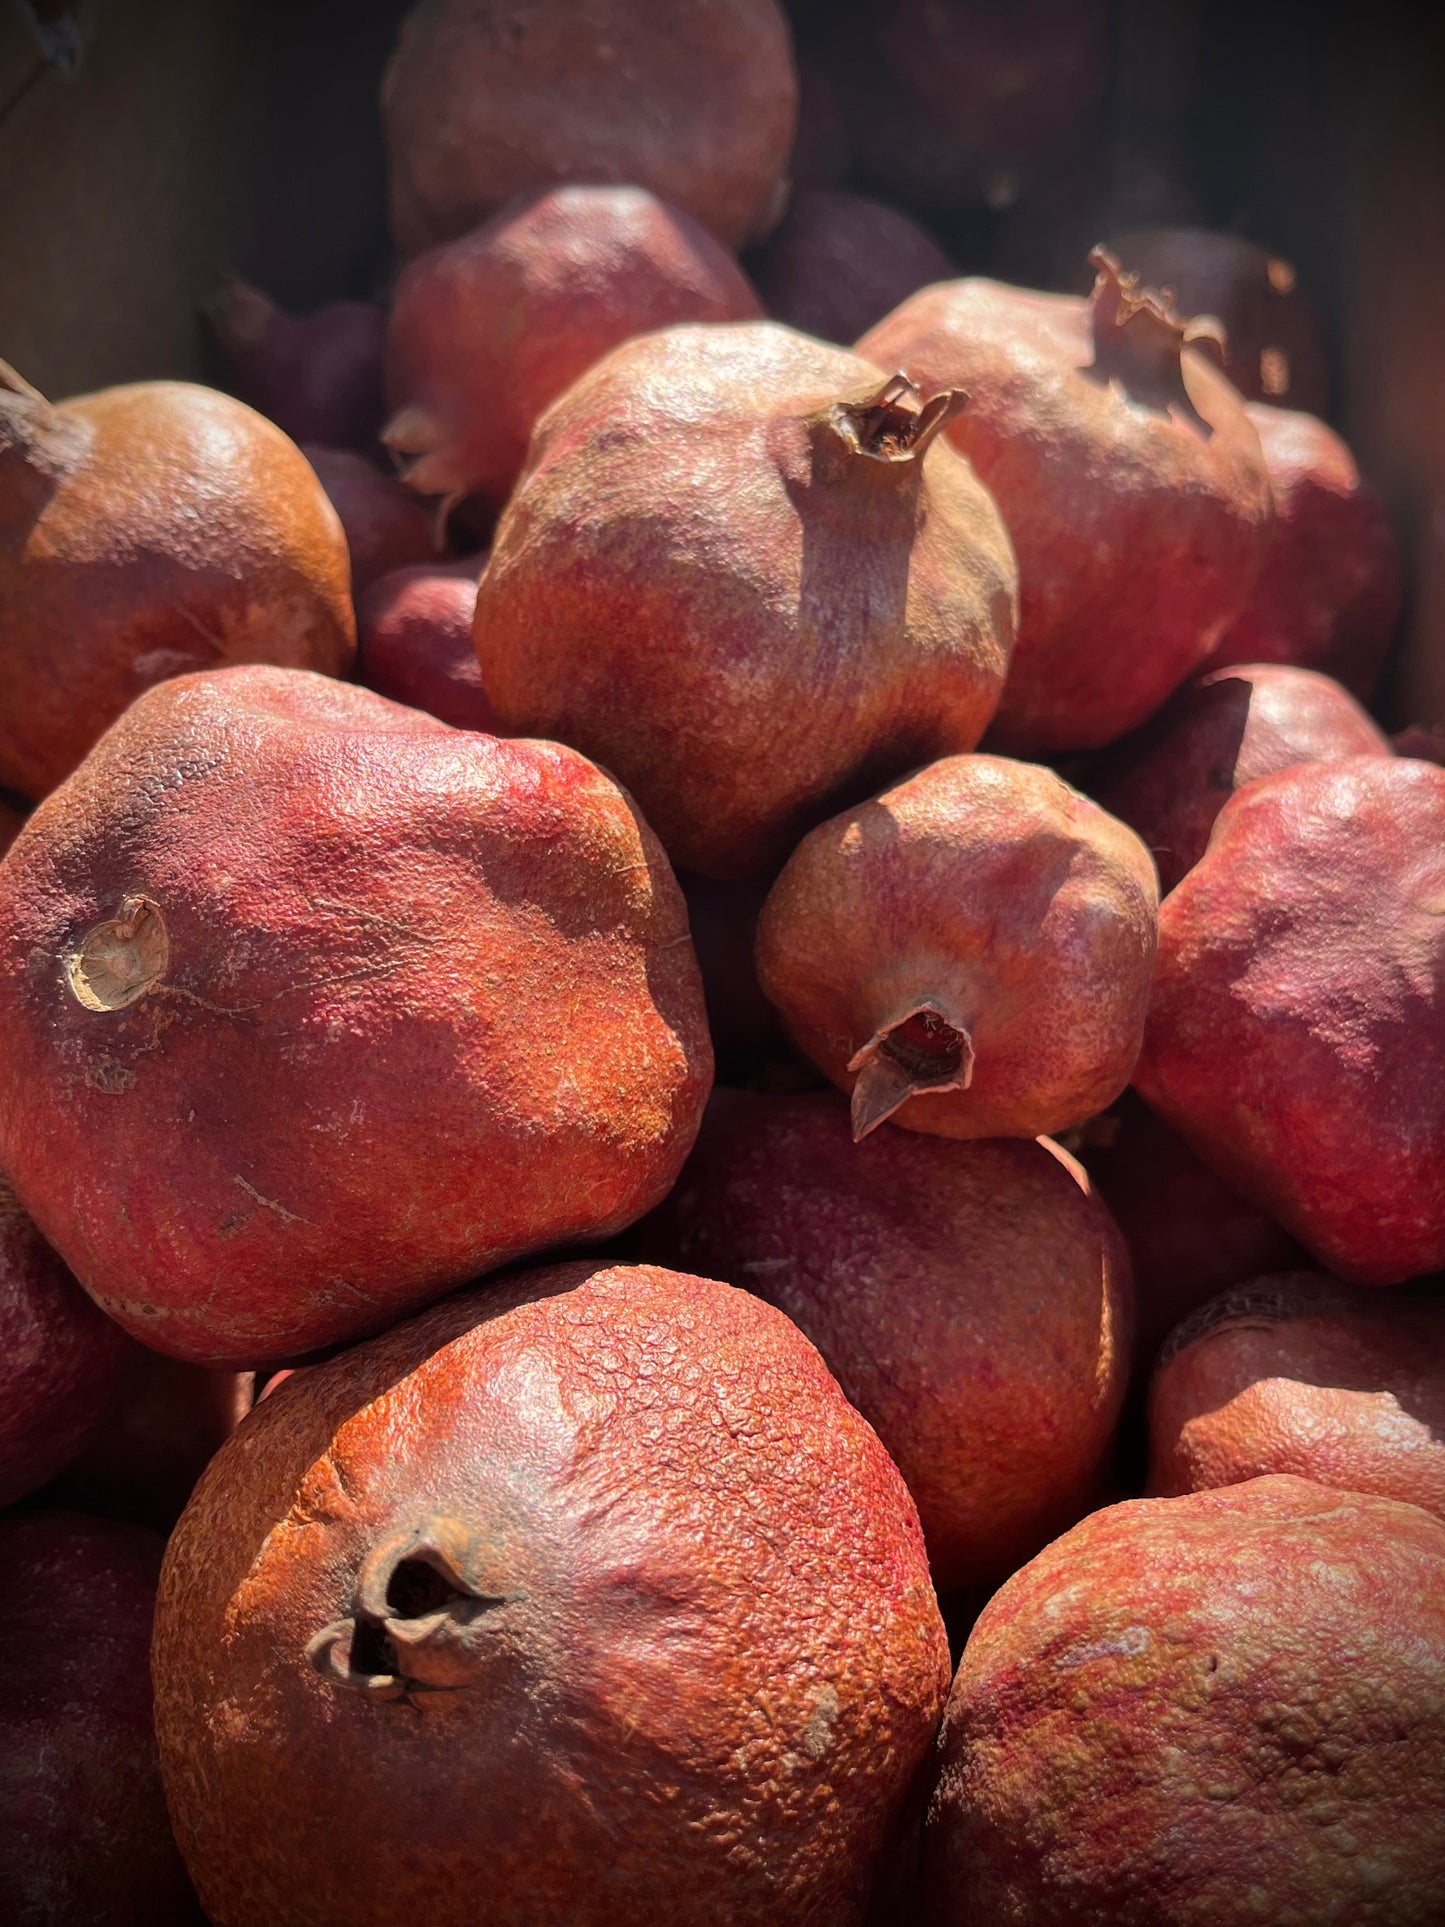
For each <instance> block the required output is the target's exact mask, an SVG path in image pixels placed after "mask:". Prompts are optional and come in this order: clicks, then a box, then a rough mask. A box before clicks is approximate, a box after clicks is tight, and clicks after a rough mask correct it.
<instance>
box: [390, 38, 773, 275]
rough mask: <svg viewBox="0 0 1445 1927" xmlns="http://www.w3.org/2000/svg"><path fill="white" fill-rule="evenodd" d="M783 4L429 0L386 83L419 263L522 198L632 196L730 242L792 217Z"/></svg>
mask: <svg viewBox="0 0 1445 1927" xmlns="http://www.w3.org/2000/svg"><path fill="white" fill-rule="evenodd" d="M797 105H798V83H797V78H796V75H795V74H794V71H793V58H792V43H791V38H790V35H789V32H788V25H787V22H786V20H785V19H784V17H783V15H782V13H781V12H780V11H779V9H778V7H777V6H776V5H775V4H774V0H708V3H707V4H706V5H704V6H698V5H696V4H694V0H668V4H665V5H662V6H657V5H653V6H650V7H638V6H636V5H634V4H633V3H632V0H530V4H529V5H527V6H526V7H524V8H517V7H514V8H512V9H511V10H510V12H509V13H508V14H507V16H506V17H505V19H503V18H502V17H500V16H499V15H498V14H497V11H496V9H495V7H493V6H491V5H489V4H485V3H484V4H478V0H421V4H420V5H417V6H414V7H413V8H412V9H411V11H410V12H409V13H408V14H407V15H406V18H405V19H404V20H403V22H402V26H401V35H400V38H399V39H398V41H397V45H396V51H395V52H394V53H393V55H392V57H391V64H390V65H389V66H388V68H387V71H386V78H385V80H384V81H383V83H382V90H381V111H382V120H383V124H384V127H385V131H386V144H387V151H388V154H389V156H390V161H391V225H392V233H393V234H394V236H395V238H396V242H397V245H398V247H400V248H401V249H402V251H403V253H406V254H415V253H417V252H418V251H419V250H420V249H422V248H427V247H432V246H434V245H435V244H436V243H437V242H438V241H450V240H452V239H453V238H454V237H455V236H456V235H458V234H465V233H466V231H467V229H468V228H471V227H475V226H476V224H477V222H478V221H481V220H485V219H486V217H487V216H488V215H489V214H494V213H495V212H496V211H497V209H498V208H500V207H502V206H504V205H505V204H506V203H507V202H508V201H510V200H511V199H512V198H513V197H514V196H515V195H518V194H526V193H530V192H532V191H533V190H535V189H537V188H546V187H553V186H557V185H559V184H561V183H563V182H566V181H603V182H611V183H617V184H619V185H623V184H628V183H631V184H633V185H635V186H637V187H645V188H648V189H649V190H650V191H651V192H652V193H654V194H657V195H660V196H661V197H662V199H663V200H666V201H671V202H672V203H673V205H674V206H676V207H680V208H682V209H683V210H684V211H685V212H686V213H688V214H690V215H691V216H692V217H693V219H694V220H695V221H700V222H701V223H702V225H703V226H704V227H705V228H707V229H708V230H709V231H710V232H711V233H713V234H715V235H716V236H717V238H718V239H719V240H720V241H722V242H724V243H725V244H726V245H727V246H728V247H734V248H735V247H741V246H742V244H743V243H744V242H745V241H748V240H750V239H752V238H754V237H755V236H757V235H760V234H765V233H766V232H767V231H768V229H769V228H770V227H771V226H772V225H773V223H774V222H775V221H776V220H777V218H778V216H779V214H780V213H781V212H782V203H783V198H784V194H785V192H786V188H785V182H784V174H785V170H786V168H787V161H788V153H789V150H790V148H791V147H792V143H793V129H794V124H795V121H796V117H797Z"/></svg>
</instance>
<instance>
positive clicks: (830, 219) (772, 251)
mask: <svg viewBox="0 0 1445 1927" xmlns="http://www.w3.org/2000/svg"><path fill="white" fill-rule="evenodd" d="M748 269H749V272H750V273H751V275H752V277H753V281H754V283H755V284H756V286H757V290H758V292H759V294H761V296H762V297H763V300H764V302H765V303H766V304H767V308H768V312H769V314H771V315H774V316H776V318H777V319H778V320H779V321H786V322H787V323H788V324H789V326H790V327H794V328H801V329H802V331H803V333H804V334H809V335H820V336H821V337H822V338H823V340H825V341H838V342H844V343H847V342H851V341H856V340H857V338H858V336H859V335H861V334H862V333H863V331H864V329H865V328H871V327H872V326H873V323H874V322H875V321H881V320H882V318H883V316H884V315H886V314H887V313H888V311H889V309H890V308H896V307H897V305H898V303H899V302H900V301H902V300H904V299H905V298H906V297H907V296H908V295H910V294H912V293H913V291H914V289H915V288H921V287H923V286H925V285H926V284H927V283H928V282H930V281H942V280H944V279H945V278H946V277H947V276H949V275H951V274H952V273H953V272H954V267H953V263H952V262H951V261H950V260H949V258H948V256H947V255H946V254H945V253H944V251H943V249H942V248H941V247H940V246H939V245H938V243H937V241H935V240H934V238H933V236H932V235H931V234H929V233H928V232H927V231H926V230H925V229H923V228H921V227H919V225H918V223H917V222H916V221H912V220H910V219H909V217H908V216H907V215H906V214H901V213H899V211H898V209H897V208H893V207H887V206H885V205H884V203H883V202H882V201H873V200H869V199H868V198H867V197H866V196H864V195H862V194H847V193H844V192H843V191H842V190H841V189H837V188H833V189H829V188H821V187H815V188H801V189H799V190H797V191H796V192H795V193H794V195H793V197H792V199H791V200H790V201H789V203H788V211H787V213H786V214H785V215H784V217H783V220H782V223H781V225H780V226H779V227H778V228H777V229H775V230H774V232H773V234H772V236H771V238H770V239H769V240H768V241H767V243H766V244H765V245H764V246H763V247H762V248H760V249H758V250H757V251H756V252H755V253H754V254H752V255H750V256H749V257H748Z"/></svg>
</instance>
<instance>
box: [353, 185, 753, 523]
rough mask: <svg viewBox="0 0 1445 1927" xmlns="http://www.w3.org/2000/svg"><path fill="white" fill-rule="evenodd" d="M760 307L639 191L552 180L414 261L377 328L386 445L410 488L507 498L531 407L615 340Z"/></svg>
mask: <svg viewBox="0 0 1445 1927" xmlns="http://www.w3.org/2000/svg"><path fill="white" fill-rule="evenodd" d="M761 313H762V310H761V308H760V307H759V305H758V298H757V296H756V295H755V294H754V293H753V291H752V289H751V288H750V287H749V286H748V283H747V281H746V279H745V278H744V276H743V274H742V271H741V269H740V268H739V267H738V266H737V263H736V262H735V261H734V260H733V259H732V257H731V256H730V255H729V254H728V253H727V252H726V250H725V249H724V248H722V247H721V246H720V245H719V243H718V242H716V241H715V240H713V238H712V236H711V235H710V234H707V233H706V232H705V231H704V230H703V229H702V228H700V227H699V226H698V224H697V223H696V222H695V221H693V220H692V219H690V218H689V216H687V215H686V214H683V213H680V212H679V211H678V209H677V208H675V207H669V206H667V204H666V203H665V202H663V201H659V200H658V199H657V197H656V196H655V195H652V194H649V193H647V192H646V191H645V189H643V188H640V187H560V188H553V189H552V190H551V191H550V192H548V193H545V194H539V195H533V196H531V197H530V198H528V199H526V200H523V201H521V202H513V203H512V204H511V205H510V206H508V207H506V208H504V209H503V211H502V212H501V213H500V214H498V215H496V216H495V217H494V219H492V220H490V221H488V222H487V223H486V225H485V226H484V227H479V228H476V229H474V230H473V231H472V232H471V233H470V234H464V235H463V236H462V237H461V239H460V240H457V241H450V242H448V243H447V244H446V245H445V246H443V247H437V248H431V249H429V250H428V251H427V253H425V254H422V255H419V256H418V257H417V258H416V259H415V260H414V261H412V262H410V263H409V264H408V266H407V267H406V269H405V270H404V272H403V274H402V276H401V279H400V281H399V282H398V283H397V289H396V299H395V302H394V304H393V307H392V314H391V330H390V333H389V335H388V337H387V394H388V397H389V399H390V402H391V407H392V411H393V412H392V415H391V418H390V420H389V421H388V422H387V424H386V427H385V428H384V429H383V431H382V440H383V441H384V442H385V443H386V445H387V446H388V448H390V449H391V451H392V453H393V455H395V456H396V457H397V459H398V461H399V462H400V463H401V464H402V473H403V475H404V476H405V478H406V480H407V482H408V483H409V485H410V486H411V487H412V488H414V489H416V490H417V492H418V493H419V494H422V495H436V496H440V497H442V498H443V501H444V502H445V503H447V504H450V503H452V502H455V501H457V500H459V499H461V498H463V497H465V496H469V495H476V496H479V497H480V498H481V499H482V500H483V501H484V502H485V503H487V504H488V505H490V507H491V508H493V509H498V508H500V507H501V505H502V503H503V502H505V501H506V499H507V497H508V495H510V493H511V491H512V485H513V483H514V482H515V481H516V479H517V477H518V475H519V474H520V473H521V471H522V463H523V461H524V460H525V458H526V454H527V443H528V442H529V441H530V439H531V435H532V430H533V428H534V426H535V425H536V422H537V419H538V417H539V416H540V415H541V414H542V412H543V410H544V409H545V408H546V407H547V406H548V404H549V403H550V402H553V401H555V400H556V398H557V396H558V395H560V394H561V393H562V391H563V390H564V389H565V388H570V387H571V385H572V383H573V382H574V381H575V380H576V379H577V377H578V376H579V375H580V374H583V373H584V372H585V371H586V370H587V369H588V368H590V367H591V366H592V364H593V363H594V362H595V361H600V360H601V358H602V356H603V355H605V354H606V353H607V352H608V351H609V349H612V348H615V347H617V346H618V345H619V344H620V343H621V342H624V341H629V340H630V339H631V338H632V336H633V335H640V334H646V333H648V332H649V331H650V330H651V329H654V328H666V327H670V326H671V325H672V324H673V323H674V322H679V321H747V320H751V319H753V318H754V317H756V316H758V315H760V314H761Z"/></svg>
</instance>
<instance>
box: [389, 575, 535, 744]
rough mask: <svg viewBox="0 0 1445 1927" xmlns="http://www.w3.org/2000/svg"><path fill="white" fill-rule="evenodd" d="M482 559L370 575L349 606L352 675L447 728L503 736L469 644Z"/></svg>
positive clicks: (503, 730) (500, 720) (498, 717)
mask: <svg viewBox="0 0 1445 1927" xmlns="http://www.w3.org/2000/svg"><path fill="white" fill-rule="evenodd" d="M486 560H487V558H486V556H485V555H467V556H462V557H461V558H460V559H459V560H457V561H455V562H425V563H420V564H418V565H417V566H415V567H413V568H409V569H393V571H392V572H391V574H390V575H384V576H383V577H382V578H381V580H380V581H379V582H373V583H372V585H371V587H370V588H369V589H368V590H367V592H366V594H365V595H364V596H362V597H361V599H360V601H359V602H358V603H357V605H356V632H357V662H356V679H357V681H358V682H360V683H363V684H365V686H366V687H367V688H368V689H374V690H375V691H376V693H377V695H378V696H386V697H389V698H390V700H391V701H392V702H394V703H406V704H408V705H409V706H410V707H411V708H412V709H424V710H425V711H426V712H427V714H428V715H429V716H436V717H438V718H439V719H440V720H441V721H442V722H444V723H450V724H451V725H452V727H453V728H454V729H481V730H485V731H486V732H487V733H488V735H492V736H505V735H506V734H507V730H506V727H505V726H504V724H503V722H502V719H501V717H500V716H498V714H497V712H496V711H495V710H494V709H493V708H492V705H491V703H490V702H489V701H488V700H487V692H486V690H485V689H483V688H482V671H481V665H480V664H479V663H478V661H477V652H476V650H475V649H474V648H473V647H472V617H473V615H474V614H475V613H476V607H477V577H478V576H479V575H480V574H481V572H482V570H483V568H484V567H485V565H486Z"/></svg>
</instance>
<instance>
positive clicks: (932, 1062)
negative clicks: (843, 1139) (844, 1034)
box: [848, 1001, 974, 1144]
mask: <svg viewBox="0 0 1445 1927" xmlns="http://www.w3.org/2000/svg"><path fill="white" fill-rule="evenodd" d="M973 1061H974V1060H973V1040H972V1039H971V1038H970V1036H969V1034H968V1032H967V1031H966V1030H965V1029H964V1028H963V1027H962V1025H955V1024H951V1023H950V1022H949V1021H948V1018H947V1017H946V1016H945V1015H944V1013H943V1011H941V1010H940V1009H939V1007H938V1005H937V1004H935V1003H931V1002H928V1001H925V1002H923V1003H921V1004H917V1005H915V1007H914V1008H913V1009H912V1010H911V1011H909V1013H908V1015H907V1016H906V1017H902V1018H900V1019H899V1021H898V1022H897V1023H894V1024H887V1025H885V1026H884V1027H883V1029H882V1030H879V1031H875V1032H874V1034H873V1036H872V1037H870V1038H869V1039H868V1042H867V1043H866V1044H865V1045H864V1046H863V1048H862V1049H861V1050H860V1051H856V1052H855V1053H854V1055H853V1056H852V1057H851V1058H850V1059H849V1062H848V1069H849V1070H850V1071H856V1072H857V1073H858V1081H857V1082H856V1083H855V1084H854V1086H853V1141H854V1143H855V1144H856V1143H860V1142H861V1141H862V1140H863V1139H864V1138H865V1137H867V1135H868V1133H869V1132H870V1131H874V1130H876V1129H877V1128H878V1126H879V1125H880V1124H882V1123H885V1122H886V1121H887V1119H888V1118H890V1117H892V1115H893V1113H894V1112H895V1111H896V1110H897V1109H898V1107H899V1106H900V1105H901V1104H906V1103H907V1101H908V1099H909V1098H910V1097H915V1096H917V1095H919V1094H920V1093H922V1092H926V1091H966V1090H967V1089H968V1087H969V1085H970V1084H971V1083H972V1082H973Z"/></svg>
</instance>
